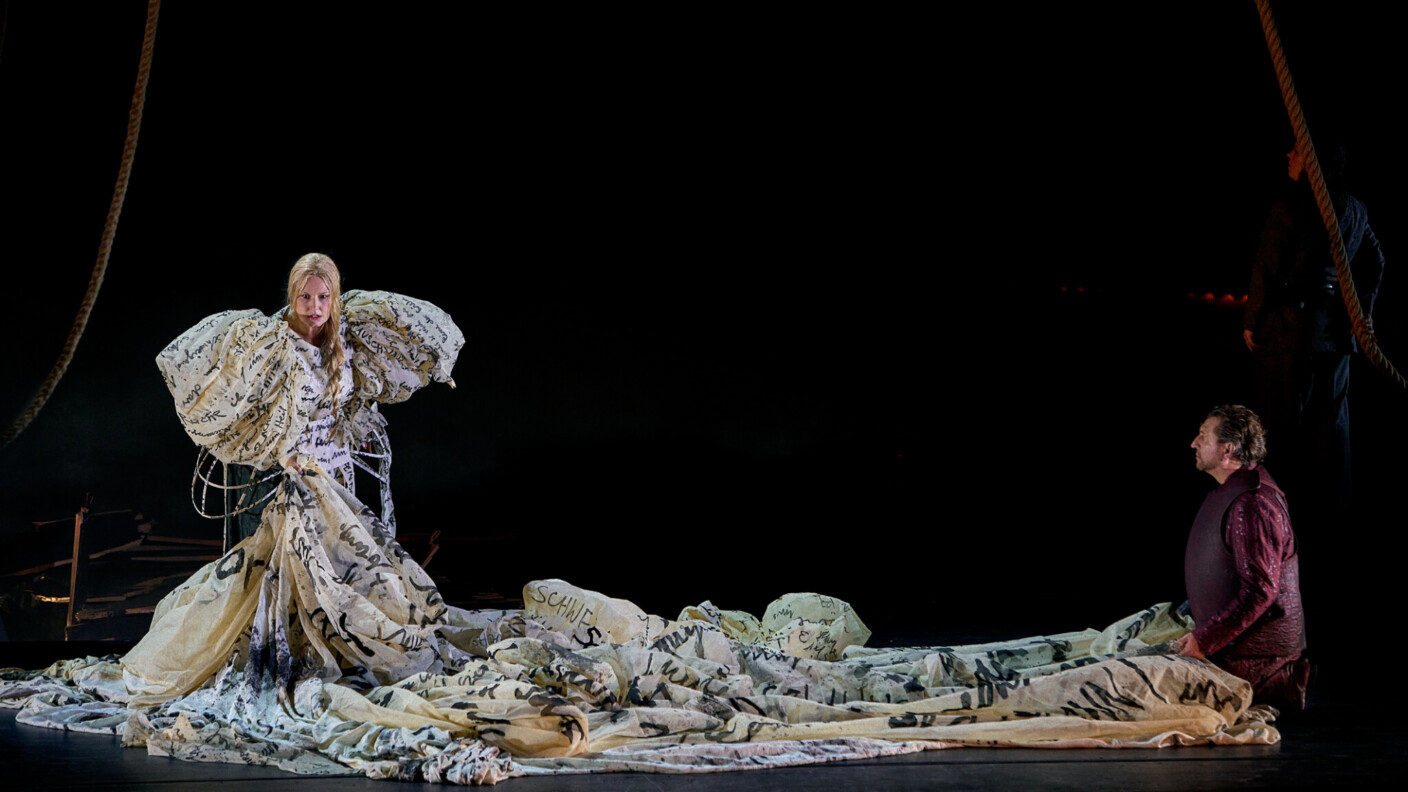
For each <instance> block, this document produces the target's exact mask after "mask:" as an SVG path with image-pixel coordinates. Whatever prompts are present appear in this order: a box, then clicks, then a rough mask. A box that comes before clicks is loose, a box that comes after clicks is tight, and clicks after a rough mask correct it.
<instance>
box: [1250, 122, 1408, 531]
mask: <svg viewBox="0 0 1408 792" xmlns="http://www.w3.org/2000/svg"><path fill="white" fill-rule="evenodd" d="M1286 157H1287V159H1288V166H1287V172H1288V175H1289V176H1290V177H1291V181H1292V184H1291V185H1290V189H1289V191H1288V192H1287V194H1286V196H1285V197H1283V198H1282V199H1281V200H1279V201H1277V202H1276V204H1275V205H1273V206H1272V207H1271V212H1270V214H1269V215H1268V216H1267V218H1266V228H1265V230H1264V231H1263V232H1262V236H1261V245H1260V248H1259V249H1258V250H1257V255H1256V261H1255V263H1254V264H1253V266H1252V275H1251V283H1250V288H1249V290H1248V296H1247V307H1246V313H1245V316H1244V317H1243V330H1242V338H1243V340H1244V341H1245V342H1246V345H1247V349H1249V350H1251V351H1252V353H1253V354H1254V355H1255V356H1256V362H1257V374H1258V380H1259V383H1260V387H1261V391H1262V392H1261V393H1260V403H1261V405H1262V410H1263V412H1264V413H1265V414H1266V417H1267V424H1268V426H1269V428H1270V430H1271V431H1272V432H1273V433H1274V436H1275V437H1277V438H1284V439H1285V440H1290V441H1291V442H1289V443H1285V444H1283V445H1282V446H1281V448H1282V449H1283V450H1291V452H1292V453H1291V454H1289V455H1288V458H1289V460H1290V463H1291V467H1288V468H1287V469H1288V470H1291V472H1292V475H1291V476H1290V478H1291V480H1292V481H1291V483H1292V484H1294V485H1296V486H1297V487H1298V489H1297V491H1298V492H1304V493H1306V494H1307V495H1308V496H1310V497H1311V498H1312V499H1313V505H1314V506H1315V507H1316V508H1314V511H1315V512H1317V514H1316V515H1315V516H1316V518H1317V519H1319V518H1321V517H1324V516H1327V515H1329V514H1331V513H1333V511H1335V510H1339V511H1343V510H1344V509H1346V508H1347V507H1348V505H1349V503H1350V497H1351V482H1352V475H1351V466H1350V453H1349V366H1350V354H1351V353H1352V352H1353V351H1354V350H1355V349H1356V348H1357V346H1356V344H1355V341H1354V337H1353V334H1352V332H1351V330H1350V321H1349V314H1348V311H1347V310H1346V309H1345V306H1344V299H1343V296H1342V295H1341V293H1340V286H1339V281H1338V278H1337V276H1336V273H1335V263H1334V259H1333V258H1332V256H1331V254H1330V243H1329V237H1328V235H1327V234H1326V233H1325V226H1324V223H1323V222H1322V221H1321V219H1320V213H1319V210H1318V209H1317V208H1316V205H1315V197H1314V195H1313V194H1312V192H1311V189H1310V185H1309V184H1308V182H1309V179H1305V178H1302V175H1303V173H1304V158H1303V157H1302V155H1301V152H1300V150H1299V148H1293V149H1291V151H1290V152H1289V153H1288V154H1287V155H1286ZM1320 161H1321V164H1322V169H1323V171H1324V174H1325V182H1326V186H1327V188H1328V189H1329V193H1330V196H1331V200H1332V202H1333V204H1334V207H1335V214H1336V215H1337V216H1338V217H1339V224H1340V235H1341V236H1342V237H1343V239H1344V247H1345V253H1346V254H1347V256H1348V257H1349V261H1350V262H1351V271H1352V272H1353V275H1354V283H1355V288H1356V290H1357V291H1358V292H1359V299H1360V302H1361V304H1362V305H1363V307H1364V310H1365V314H1366V316H1372V315H1373V311H1374V299H1375V297H1376V296H1377V294H1378V289H1379V282H1380V280H1382V278H1383V272H1384V256H1383V252H1382V251H1381V250H1380V249H1379V240H1378V238H1377V237H1375V236H1374V231H1373V229H1372V228H1370V227H1369V215H1368V213H1367V212H1366V211H1365V209H1364V204H1362V203H1360V202H1359V201H1358V199H1356V198H1355V197H1354V196H1352V195H1350V194H1349V193H1348V192H1347V191H1346V189H1345V184H1344V162H1345V158H1344V149H1343V148H1341V147H1339V146H1328V147H1326V150H1325V151H1324V152H1323V154H1322V156H1321V160H1320ZM1281 442H1284V441H1281ZM1288 446H1289V447H1290V448H1289V449H1288ZM1312 482H1313V485H1314V486H1312ZM1321 492H1323V493H1324V495H1323V496H1321V495H1320V494H1319V493H1321Z"/></svg>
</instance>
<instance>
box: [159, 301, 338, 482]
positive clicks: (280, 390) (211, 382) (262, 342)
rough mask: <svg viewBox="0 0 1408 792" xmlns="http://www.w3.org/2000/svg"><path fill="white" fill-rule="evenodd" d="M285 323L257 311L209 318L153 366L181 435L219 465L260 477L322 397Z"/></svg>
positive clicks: (291, 444)
mask: <svg viewBox="0 0 1408 792" xmlns="http://www.w3.org/2000/svg"><path fill="white" fill-rule="evenodd" d="M292 342H293V340H292V336H291V335H290V333H289V332H288V331H287V325H286V323H285V322H284V321H283V320H282V319H279V318H273V317H267V316H264V315H263V314H261V313H260V312H259V311H256V310H247V311H224V312H221V313H218V314H215V315H213V316H209V317H206V318H205V319H204V320H202V321H201V322H200V323H198V324H197V325H196V326H194V327H192V328H191V329H189V330H187V331H186V332H184V333H182V334H181V335H180V336H179V337H178V338H177V339H176V340H175V341H173V342H171V344H169V345H168V346H167V347H166V348H165V349H163V350H162V351H161V354H159V355H157V358H156V363H157V366H158V367H159V368H160V369H161V373H162V375H163V376H164V377H165V379H166V386H167V388H169V389H170V390H171V396H172V398H173V399H174V400H175V402H176V414H177V415H178V416H179V417H180V418H181V425H182V426H183V427H184V428H185V430H186V434H187V435H189V436H190V438H191V439H192V440H194V441H195V442H196V444H198V445H201V446H204V447H206V448H208V449H210V452H211V453H212V454H214V455H215V457H216V458H217V459H219V460H221V461H222V462H230V463H236V464H242V465H252V466H253V467H254V468H256V469H259V470H262V469H265V468H267V467H270V466H271V465H274V464H276V463H278V461H279V460H280V459H283V458H285V457H287V456H288V455H289V454H291V453H292V452H293V451H294V449H296V448H297V446H298V439H299V436H300V435H302V433H303V431H304V429H305V428H306V427H307V426H308V414H309V412H310V411H311V410H312V408H313V407H314V406H315V405H316V404H317V401H318V398H319V396H320V391H321V389H320V388H318V387H316V386H315V385H314V384H313V383H312V380H313V378H312V377H311V372H310V371H309V370H308V366H309V363H308V361H307V359H306V358H305V357H304V356H302V355H299V354H296V353H295V352H294V351H293V350H292V349H290V344H292Z"/></svg>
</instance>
